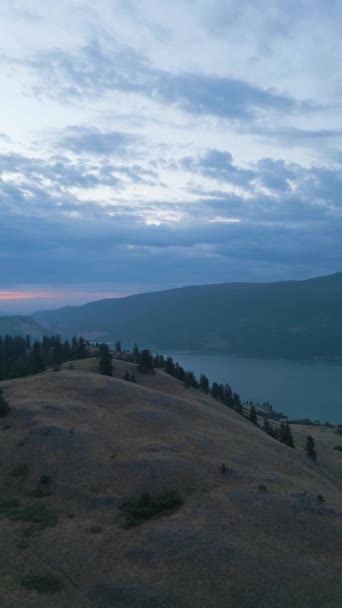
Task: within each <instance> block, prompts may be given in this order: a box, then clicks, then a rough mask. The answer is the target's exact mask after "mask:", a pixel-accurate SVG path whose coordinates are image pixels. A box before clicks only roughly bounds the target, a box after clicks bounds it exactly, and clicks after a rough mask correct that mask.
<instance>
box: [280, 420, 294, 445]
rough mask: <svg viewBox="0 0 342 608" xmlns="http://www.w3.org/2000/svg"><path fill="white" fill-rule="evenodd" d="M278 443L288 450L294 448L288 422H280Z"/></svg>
mask: <svg viewBox="0 0 342 608" xmlns="http://www.w3.org/2000/svg"><path fill="white" fill-rule="evenodd" d="M279 441H280V443H283V444H284V445H287V446H288V447H289V448H294V441H293V435H292V432H291V429H290V425H289V423H288V421H286V423H285V422H281V424H280V429H279Z"/></svg>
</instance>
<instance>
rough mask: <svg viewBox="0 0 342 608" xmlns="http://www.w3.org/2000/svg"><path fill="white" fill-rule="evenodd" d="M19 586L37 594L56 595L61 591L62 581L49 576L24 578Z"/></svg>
mask: <svg viewBox="0 0 342 608" xmlns="http://www.w3.org/2000/svg"><path fill="white" fill-rule="evenodd" d="M21 586H22V587H25V589H31V590H33V591H37V592H38V593H56V591H60V590H61V589H63V583H62V581H60V580H58V578H53V577H51V576H25V578H23V579H22V581H21Z"/></svg>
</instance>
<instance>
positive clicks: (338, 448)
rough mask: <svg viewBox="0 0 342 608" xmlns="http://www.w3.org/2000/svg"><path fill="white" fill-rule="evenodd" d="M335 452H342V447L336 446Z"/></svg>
mask: <svg viewBox="0 0 342 608" xmlns="http://www.w3.org/2000/svg"><path fill="white" fill-rule="evenodd" d="M334 450H337V451H338V452H342V445H335V447H334Z"/></svg>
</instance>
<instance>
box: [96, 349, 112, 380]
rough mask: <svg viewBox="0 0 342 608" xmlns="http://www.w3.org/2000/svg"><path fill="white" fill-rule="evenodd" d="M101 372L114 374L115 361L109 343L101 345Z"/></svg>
mask: <svg viewBox="0 0 342 608" xmlns="http://www.w3.org/2000/svg"><path fill="white" fill-rule="evenodd" d="M99 366H100V374H102V375H103V376H112V375H113V362H112V355H111V352H110V350H109V346H108V344H101V346H100V363H99Z"/></svg>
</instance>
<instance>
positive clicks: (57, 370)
mask: <svg viewBox="0 0 342 608" xmlns="http://www.w3.org/2000/svg"><path fill="white" fill-rule="evenodd" d="M53 371H54V372H60V371H61V367H60V365H55V367H54V368H53Z"/></svg>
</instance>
